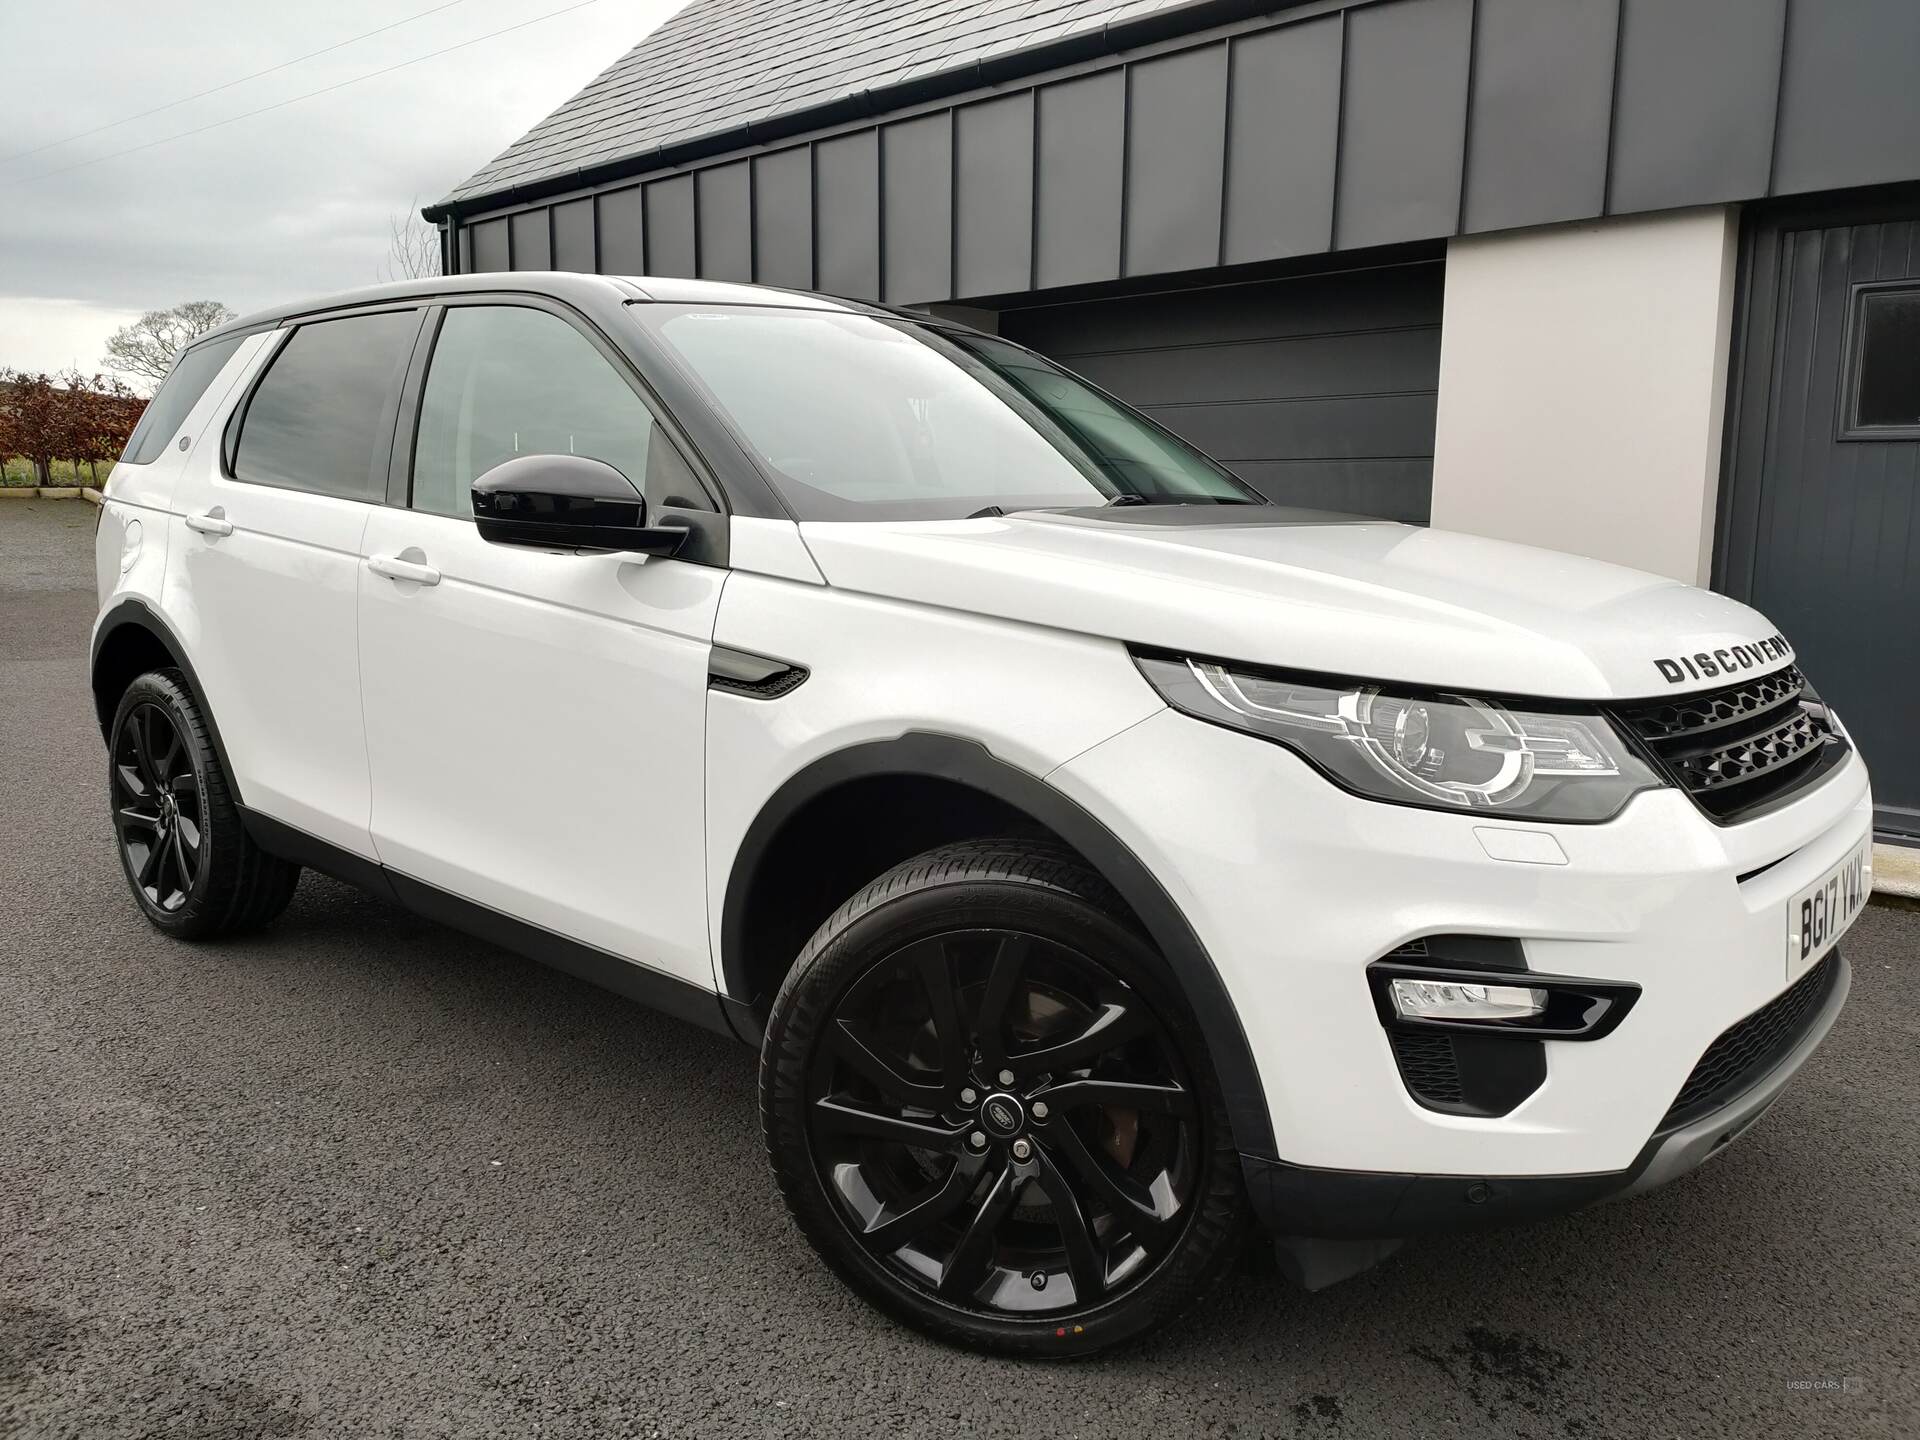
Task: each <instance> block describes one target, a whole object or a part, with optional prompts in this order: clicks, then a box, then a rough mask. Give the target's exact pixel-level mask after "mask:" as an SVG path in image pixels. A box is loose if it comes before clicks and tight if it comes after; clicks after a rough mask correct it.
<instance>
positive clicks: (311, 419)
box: [233, 310, 420, 500]
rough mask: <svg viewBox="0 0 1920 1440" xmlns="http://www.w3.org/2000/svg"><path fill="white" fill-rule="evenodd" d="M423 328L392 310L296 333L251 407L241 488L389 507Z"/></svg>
mask: <svg viewBox="0 0 1920 1440" xmlns="http://www.w3.org/2000/svg"><path fill="white" fill-rule="evenodd" d="M419 326H420V315H419V312H418V311H415V310H389V311H383V312H381V313H379V314H376V315H354V316H349V317H348V318H346V319H344V320H320V321H314V322H311V323H309V324H305V325H302V326H301V327H300V328H299V329H297V330H295V331H294V332H293V334H292V335H291V336H289V337H288V338H287V341H286V343H285V344H284V345H282V346H281V347H280V353H279V354H278V355H276V356H274V358H273V365H272V367H271V368H270V369H269V370H268V371H267V373H266V376H265V378H264V379H262V380H261V382H260V384H259V387H258V388H257V389H256V390H255V391H254V392H253V398H252V399H251V400H249V401H248V402H247V411H246V414H245V415H244V416H243V417H242V418H241V421H240V437H239V441H238V443H237V444H236V446H235V448H234V458H233V474H234V478H235V479H237V480H251V481H254V482H255V483H257V484H261V485H278V486H281V487H283V488H285V489H289V490H308V491H312V492H313V493H314V494H317V495H333V496H337V497H339V498H340V499H343V500H381V499H384V498H385V497H386V493H387V446H388V444H389V443H390V442H391V440H392V438H393V415H394V408H395V406H396V404H397V403H398V398H399V394H400V382H401V379H402V376H403V375H404V373H405V371H406V368H407V359H408V357H409V356H410V355H411V354H412V351H413V337H414V334H415V332H416V331H417V330H418V329H419Z"/></svg>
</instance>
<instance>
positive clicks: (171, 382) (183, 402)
mask: <svg viewBox="0 0 1920 1440" xmlns="http://www.w3.org/2000/svg"><path fill="white" fill-rule="evenodd" d="M243 338H245V337H243V336H240V335H235V336H232V337H231V338H229V339H226V340H210V341H208V342H207V343H206V344H205V345H196V346H194V347H193V348H192V349H191V350H189V351H187V352H186V353H185V354H183V355H182V356H181V357H180V358H179V359H178V360H176V361H175V362H174V365H173V369H171V370H169V371H168V372H167V378H166V379H165V380H164V381H162V382H161V385H160V389H159V391H158V392H157V393H156V394H155V395H154V397H153V399H151V400H149V401H148V402H147V408H146V410H145V411H144V412H143V413H142V414H141V416H140V423H139V424H138V425H135V426H134V427H133V434H131V435H129V436H128V437H127V450H126V453H125V454H124V455H122V456H121V457H120V459H121V461H122V462H123V463H125V464H128V465H150V464H152V463H153V462H154V461H155V460H157V459H159V458H160V453H161V452H162V451H163V450H165V449H166V448H167V442H168V441H170V440H172V439H173V437H174V435H175V433H176V432H177V431H178V430H179V429H180V426H181V425H182V424H183V423H184V422H185V420H186V418H187V412H188V411H190V410H192V409H193V407H194V405H195V403H196V402H198V401H199V399H200V397H201V396H202V395H204V394H206V393H207V386H209V385H211V384H212V383H213V377H214V376H216V375H218V374H219V373H220V372H221V370H223V369H224V368H225V367H226V363H227V361H228V360H230V359H232V358H233V352H234V351H235V350H237V349H239V348H240V341H241V340H242V339H243Z"/></svg>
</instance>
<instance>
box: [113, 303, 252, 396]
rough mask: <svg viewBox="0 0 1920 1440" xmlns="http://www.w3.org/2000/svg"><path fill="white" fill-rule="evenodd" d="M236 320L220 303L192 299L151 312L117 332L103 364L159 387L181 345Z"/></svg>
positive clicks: (231, 312) (114, 333)
mask: <svg viewBox="0 0 1920 1440" xmlns="http://www.w3.org/2000/svg"><path fill="white" fill-rule="evenodd" d="M233 318H234V313H233V311H231V310H229V309H228V308H227V307H226V306H225V305H222V304H221V303H220V302H219V301H218V300H188V301H186V302H184V303H183V304H179V305H176V306H174V307H173V308H172V309H171V310H149V311H147V313H146V314H144V315H142V316H141V317H140V318H139V319H138V320H136V321H134V322H133V324H131V325H123V326H121V327H120V328H119V329H118V330H116V331H114V332H113V335H112V337H111V338H109V339H108V341H107V354H106V358H105V359H104V360H102V361H101V362H100V363H101V364H103V365H105V366H106V367H107V369H109V370H118V371H119V372H120V373H121V374H122V375H133V376H136V377H138V378H139V379H141V380H144V381H148V382H150V383H151V384H153V385H158V384H159V383H160V382H161V381H162V380H164V379H166V378H167V371H169V370H171V369H172V368H173V357H174V356H175V355H177V354H178V353H179V352H180V347H181V346H183V345H186V344H188V343H190V342H191V341H194V340H197V339H198V338H199V337H200V336H202V335H204V334H206V333H207V331H209V330H212V329H214V328H216V327H217V326H221V325H224V324H226V323H227V322H228V321H229V320H231V319H233Z"/></svg>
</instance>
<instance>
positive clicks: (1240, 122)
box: [1220, 15, 1343, 265]
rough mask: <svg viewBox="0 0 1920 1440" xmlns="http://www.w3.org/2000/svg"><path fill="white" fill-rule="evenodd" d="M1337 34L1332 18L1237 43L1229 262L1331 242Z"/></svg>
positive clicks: (1225, 254)
mask: <svg viewBox="0 0 1920 1440" xmlns="http://www.w3.org/2000/svg"><path fill="white" fill-rule="evenodd" d="M1342 28H1343V27H1342V21H1341V19H1340V17H1339V16H1338V15H1328V16H1325V17H1324V18H1322V19H1319V20H1310V21H1306V22H1304V23H1302V24H1299V25H1281V26H1276V27H1275V28H1274V29H1272V30H1266V31H1262V32H1260V33H1257V34H1253V35H1244V36H1241V37H1240V38H1239V39H1237V40H1235V41H1234V42H1233V88H1232V97H1233V103H1232V106H1231V113H1230V117H1229V119H1228V122H1227V177H1226V184H1227V198H1226V235H1225V238H1224V242H1223V244H1222V246H1221V255H1220V258H1221V259H1222V260H1223V261H1224V262H1225V263H1226V264H1229V265H1236V264H1240V263H1243V262H1245V261H1251V260H1274V259H1279V258H1281V257H1283V256H1288V255H1307V254H1312V253H1313V252H1315V251H1319V250H1325V249H1328V248H1329V247H1331V246H1332V244H1333V177H1334V166H1335V159H1336V157H1337V155H1338V152H1339V143H1340V40H1341V31H1342Z"/></svg>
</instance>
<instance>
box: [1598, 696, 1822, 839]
mask: <svg viewBox="0 0 1920 1440" xmlns="http://www.w3.org/2000/svg"><path fill="white" fill-rule="evenodd" d="M1614 713H1615V715H1616V716H1617V717H1618V718H1619V720H1620V721H1621V723H1622V724H1624V725H1625V726H1626V727H1627V728H1628V729H1629V730H1631V731H1632V732H1633V733H1634V734H1635V735H1637V736H1639V737H1640V739H1641V740H1642V741H1644V742H1645V743H1646V745H1647V747H1648V748H1649V749H1650V750H1652V751H1653V753H1654V755H1655V757H1656V758H1657V759H1658V760H1659V761H1660V763H1661V764H1662V765H1664V766H1665V767H1666V770H1667V772H1668V774H1669V775H1670V776H1672V778H1673V780H1674V782H1675V783H1676V784H1678V785H1679V786H1680V787H1681V788H1682V789H1684V790H1685V791H1686V792H1687V793H1688V794H1689V795H1691V796H1692V797H1693V798H1694V801H1695V802H1696V803H1697V804H1698V805H1699V806H1700V808H1701V809H1702V810H1705V811H1706V812H1707V813H1708V814H1709V815H1711V816H1713V817H1714V818H1715V819H1716V820H1721V821H1730V820H1737V819H1739V818H1740V817H1741V816H1743V815H1746V814H1748V813H1750V812H1752V811H1754V810H1756V809H1758V808H1759V807H1761V806H1764V805H1769V804H1772V803H1774V802H1776V801H1779V800H1782V799H1785V798H1787V797H1789V796H1791V795H1792V794H1793V793H1794V792H1795V791H1797V790H1799V789H1800V788H1801V787H1803V786H1805V785H1810V784H1812V783H1813V782H1814V781H1815V780H1816V779H1818V778H1819V777H1820V776H1821V775H1822V774H1824V773H1825V772H1826V770H1827V768H1828V767H1829V765H1830V764H1831V763H1832V762H1833V760H1835V759H1836V758H1838V755H1839V754H1842V753H1844V747H1845V742H1844V741H1843V740H1842V739H1841V738H1840V735H1839V733H1838V732H1837V731H1836V730H1835V729H1834V727H1833V724H1832V722H1831V721H1830V720H1829V719H1828V718H1827V712H1826V708H1825V707H1824V706H1822V705H1821V704H1819V702H1818V701H1817V700H1815V699H1814V698H1813V697H1812V694H1811V692H1810V691H1808V690H1807V687H1806V680H1805V678H1804V677H1803V676H1802V675H1801V674H1800V671H1799V670H1798V669H1797V668H1796V667H1794V666H1791V665H1789V666H1787V667H1786V668H1785V669H1783V670H1776V671H1774V672H1773V673H1772V674H1771V675H1762V676H1760V677H1758V678H1757V679H1753V680H1747V681H1743V682H1742V683H1741V684H1738V685H1729V686H1727V687H1725V688H1724V689H1721V690H1708V691H1704V692H1702V693H1700V694H1697V695H1681V696H1676V697H1675V698H1673V699H1662V700H1651V701H1644V702H1641V703H1638V704H1631V705H1622V706H1618V707H1616V708H1615V711H1614Z"/></svg>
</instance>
